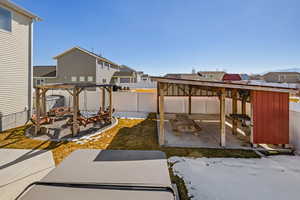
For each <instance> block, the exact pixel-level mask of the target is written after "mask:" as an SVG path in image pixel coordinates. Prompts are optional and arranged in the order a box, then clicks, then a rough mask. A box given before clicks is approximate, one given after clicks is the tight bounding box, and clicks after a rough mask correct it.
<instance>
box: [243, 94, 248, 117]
mask: <svg viewBox="0 0 300 200" xmlns="http://www.w3.org/2000/svg"><path fill="white" fill-rule="evenodd" d="M246 103H247V98H246V97H242V114H243V115H246V114H247V111H246Z"/></svg>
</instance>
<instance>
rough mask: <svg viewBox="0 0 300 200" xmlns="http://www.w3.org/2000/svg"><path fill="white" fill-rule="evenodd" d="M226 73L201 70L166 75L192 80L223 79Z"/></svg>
mask: <svg viewBox="0 0 300 200" xmlns="http://www.w3.org/2000/svg"><path fill="white" fill-rule="evenodd" d="M224 74H225V72H224V71H199V72H198V73H179V74H166V75H165V77H166V78H178V79H190V80H206V81H207V80H209V81H222V79H223V76H224Z"/></svg>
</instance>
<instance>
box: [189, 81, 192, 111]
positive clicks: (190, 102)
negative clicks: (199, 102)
mask: <svg viewBox="0 0 300 200" xmlns="http://www.w3.org/2000/svg"><path fill="white" fill-rule="evenodd" d="M190 114H192V86H191V85H190V86H189V115H190Z"/></svg>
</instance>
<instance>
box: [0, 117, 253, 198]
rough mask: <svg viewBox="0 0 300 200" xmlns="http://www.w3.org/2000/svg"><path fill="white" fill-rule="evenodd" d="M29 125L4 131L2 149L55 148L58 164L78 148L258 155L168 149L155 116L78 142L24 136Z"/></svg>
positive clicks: (241, 152)
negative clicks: (159, 135)
mask: <svg viewBox="0 0 300 200" xmlns="http://www.w3.org/2000/svg"><path fill="white" fill-rule="evenodd" d="M25 129H26V127H22V128H17V129H13V130H10V131H6V132H2V133H0V148H17V149H43V150H49V151H52V153H53V157H54V160H55V163H56V164H59V163H60V162H61V161H62V160H63V159H64V158H65V157H66V156H68V155H69V154H70V153H71V152H73V151H75V150H76V149H124V150H125V149H126V150H161V151H163V152H165V153H166V154H167V156H168V157H171V156H187V157H239V158H253V157H258V155H257V154H255V153H254V152H253V151H246V150H223V149H202V148H201V149H200V148H167V147H159V146H158V141H157V132H156V131H157V127H156V121H155V118H151V117H149V118H148V119H146V120H128V119H120V120H119V124H118V125H117V126H116V127H114V128H113V129H111V130H109V131H106V132H105V133H102V137H101V138H99V139H98V140H95V141H90V142H87V143H85V144H76V143H74V142H51V141H39V140H34V139H30V138H27V137H25V136H24V130H25ZM171 176H172V180H173V181H174V182H176V183H177V185H178V186H179V192H180V195H181V199H183V200H185V199H188V196H187V191H186V188H185V186H184V184H183V182H182V180H181V179H180V178H179V177H176V176H173V174H172V173H171Z"/></svg>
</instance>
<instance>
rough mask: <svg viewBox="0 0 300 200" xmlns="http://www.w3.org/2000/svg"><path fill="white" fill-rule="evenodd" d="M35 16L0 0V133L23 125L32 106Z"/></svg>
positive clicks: (4, 0)
mask: <svg viewBox="0 0 300 200" xmlns="http://www.w3.org/2000/svg"><path fill="white" fill-rule="evenodd" d="M39 20H40V18H38V17H37V16H36V15H34V14H32V13H31V12H29V11H27V10H25V9H24V8H21V7H20V6H18V5H16V4H14V3H12V2H11V1H8V0H0V131H3V130H6V129H9V128H14V127H17V126H21V125H24V123H26V121H27V120H28V118H29V117H30V115H31V106H32V42H33V41H32V31H33V30H32V29H33V26H32V24H33V22H34V21H39Z"/></svg>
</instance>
